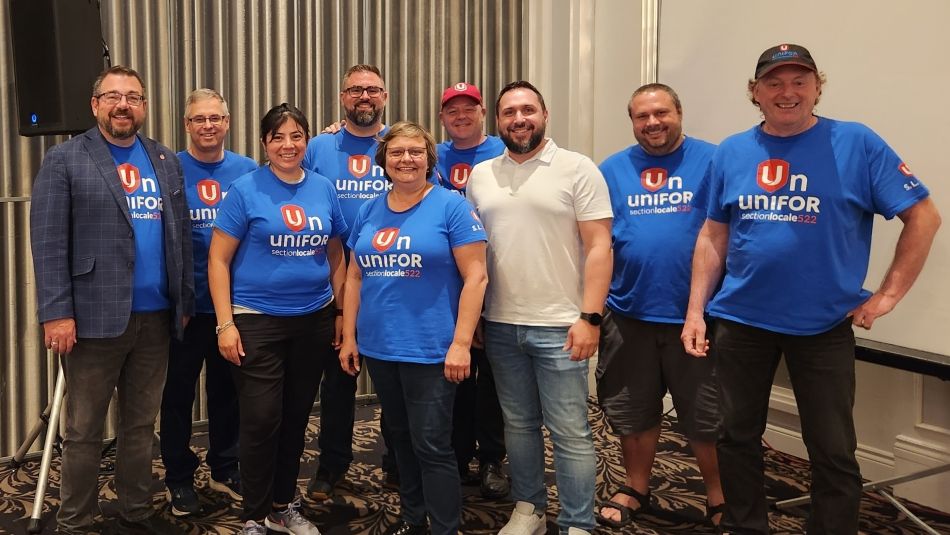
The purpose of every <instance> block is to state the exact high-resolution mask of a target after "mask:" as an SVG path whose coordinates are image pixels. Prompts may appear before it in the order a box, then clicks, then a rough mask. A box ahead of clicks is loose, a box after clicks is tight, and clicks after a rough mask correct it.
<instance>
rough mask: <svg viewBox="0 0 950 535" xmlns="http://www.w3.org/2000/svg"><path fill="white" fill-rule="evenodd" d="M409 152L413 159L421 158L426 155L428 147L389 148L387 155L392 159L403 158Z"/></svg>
mask: <svg viewBox="0 0 950 535" xmlns="http://www.w3.org/2000/svg"><path fill="white" fill-rule="evenodd" d="M406 154H409V157H410V158H412V159H413V160H421V159H423V158H425V157H426V149H387V150H386V157H387V158H389V159H390V160H401V159H402V157H403V156H405V155H406Z"/></svg>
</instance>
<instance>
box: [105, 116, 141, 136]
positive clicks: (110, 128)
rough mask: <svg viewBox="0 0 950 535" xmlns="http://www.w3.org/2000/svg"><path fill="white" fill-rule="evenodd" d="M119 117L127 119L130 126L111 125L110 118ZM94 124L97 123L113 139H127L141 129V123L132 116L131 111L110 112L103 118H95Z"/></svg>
mask: <svg viewBox="0 0 950 535" xmlns="http://www.w3.org/2000/svg"><path fill="white" fill-rule="evenodd" d="M120 115H121V116H123V117H128V118H129V119H130V120H131V121H132V124H130V125H129V126H128V127H127V128H120V127H117V126H114V125H113V124H112V118H113V117H116V116H120ZM96 122H98V123H99V127H100V128H102V129H103V130H104V131H106V132H107V133H108V134H109V135H110V136H112V137H113V138H115V139H129V138H131V137H133V136H135V133H136V132H138V131H139V128H141V127H142V123H141V122H140V121H139V120H138V119H136V117H135V115H133V114H132V110H128V111H124V112H118V111H117V110H112V111H110V112H109V113H108V114H107V115H106V116H105V117H102V116H99V117H96Z"/></svg>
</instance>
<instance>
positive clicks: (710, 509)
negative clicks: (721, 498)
mask: <svg viewBox="0 0 950 535" xmlns="http://www.w3.org/2000/svg"><path fill="white" fill-rule="evenodd" d="M719 513H722V514H723V515H725V514H726V502H722V503H720V504H719V505H709V502H706V523H707V524H709V525H710V526H712V527H714V528H716V532H717V533H721V531H720V530H719V526H721V525H722V517H719V523H718V524H717V523H716V522H715V521H713V517H714V516H716V515H718V514H719Z"/></svg>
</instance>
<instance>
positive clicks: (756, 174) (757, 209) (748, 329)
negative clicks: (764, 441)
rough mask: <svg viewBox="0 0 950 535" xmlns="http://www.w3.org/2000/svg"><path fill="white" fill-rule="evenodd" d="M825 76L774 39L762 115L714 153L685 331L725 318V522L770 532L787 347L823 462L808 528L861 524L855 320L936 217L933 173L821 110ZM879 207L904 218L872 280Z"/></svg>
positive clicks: (763, 73) (699, 331) (919, 253)
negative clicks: (769, 476) (776, 396)
mask: <svg viewBox="0 0 950 535" xmlns="http://www.w3.org/2000/svg"><path fill="white" fill-rule="evenodd" d="M824 81H825V77H824V74H822V73H820V72H819V71H818V68H817V66H816V65H815V61H814V59H812V56H811V54H810V53H809V52H808V50H806V49H805V48H804V47H801V46H799V45H793V44H782V45H778V46H775V47H772V48H769V49H768V50H766V51H765V52H763V53H762V55H761V56H760V57H759V60H758V63H757V64H756V67H755V77H754V78H753V79H751V80H750V81H749V94H750V97H751V100H752V103H753V104H755V105H756V106H758V108H759V110H760V111H761V112H762V115H763V117H764V118H765V120H764V122H762V123H761V124H760V125H758V126H755V127H753V128H752V129H750V130H747V131H745V132H741V133H739V134H736V135H734V136H731V137H729V138H727V139H726V140H725V141H723V142H722V144H721V145H720V146H719V148H718V149H717V151H716V154H715V155H714V156H713V160H712V163H711V164H710V169H709V187H710V191H709V203H708V209H707V218H706V222H705V223H704V225H703V228H702V229H701V230H700V233H699V237H698V238H697V241H696V248H695V253H694V256H693V274H692V282H691V288H690V300H689V307H688V310H687V313H686V324H685V326H684V328H683V334H682V340H683V344H684V345H685V347H686V350H687V351H688V352H689V353H690V354H692V355H694V356H704V355H706V352H707V351H708V350H709V348H710V341H709V340H707V338H706V336H707V333H706V324H705V322H704V320H703V313H704V311H705V312H706V313H708V314H709V315H710V316H712V317H714V318H716V326H715V329H714V331H713V335H712V343H711V346H712V347H713V349H714V352H715V356H714V358H715V360H716V373H717V376H718V379H719V382H720V410H721V412H722V418H723V429H722V434H721V436H720V438H719V441H718V444H717V453H718V455H719V466H720V470H721V477H722V484H723V491H724V493H725V498H726V503H727V504H728V507H727V510H726V513H725V518H724V519H723V522H722V525H723V528H724V529H725V530H726V531H733V532H739V533H768V531H769V526H768V506H767V502H766V499H765V488H764V487H765V484H764V474H763V469H762V447H761V437H762V433H763V432H764V431H765V424H766V419H767V416H768V402H769V395H770V392H771V386H772V379H773V377H774V375H775V369H776V366H777V365H778V362H779V358H780V357H781V356H782V355H783V354H784V355H785V361H786V364H787V366H788V371H789V376H790V378H791V381H792V386H793V390H794V392H795V399H796V403H797V405H798V411H799V414H800V415H801V423H802V438H803V440H804V441H805V446H806V447H807V449H808V457H809V460H810V461H811V466H812V485H811V498H812V500H811V514H810V517H809V519H808V524H807V531H808V532H809V533H857V530H858V504H859V501H860V498H861V473H860V470H859V467H858V463H857V461H856V459H855V454H854V452H855V449H856V447H857V439H856V437H855V431H854V419H853V415H852V409H853V406H854V383H855V374H854V332H853V331H852V325H856V326H858V327H862V328H864V329H870V328H871V326H872V325H873V324H874V321H875V320H876V319H877V318H879V317H880V316H883V315H884V314H887V313H888V312H890V311H891V310H892V309H893V308H894V306H895V305H897V303H898V301H900V299H901V298H902V297H903V296H904V294H906V293H907V291H908V290H910V287H911V285H912V284H913V282H914V280H915V279H916V278H917V275H918V274H919V273H920V271H921V269H922V268H923V265H924V261H925V260H926V258H927V254H928V253H929V251H930V246H931V244H932V242H933V237H934V234H935V233H936V231H937V228H938V227H939V225H940V216H939V214H938V213H937V209H936V207H935V206H934V203H933V202H932V201H931V200H930V199H929V198H928V197H929V191H928V190H927V188H926V187H925V186H924V185H923V184H922V183H921V182H920V181H919V180H918V179H917V178H916V177H915V176H914V175H913V174H912V173H911V171H910V169H909V168H908V166H907V165H906V164H904V163H903V162H902V161H901V159H900V158H899V157H898V156H897V154H896V153H895V152H894V151H893V150H892V149H891V148H890V147H889V146H888V145H887V144H886V143H884V141H883V140H882V139H881V138H880V137H878V136H877V135H876V134H875V133H874V132H872V131H871V130H870V129H869V128H867V127H866V126H864V125H862V124H858V123H849V122H843V121H835V120H832V119H827V118H825V117H819V116H816V115H815V114H814V108H815V104H817V102H818V99H819V97H820V96H821V89H822V85H823V83H824ZM874 214H881V215H883V216H884V217H885V218H887V219H890V218H892V217H894V216H897V217H899V218H900V219H901V221H902V222H903V224H904V227H903V229H902V231H901V235H900V238H899V240H898V243H897V247H896V252H895V255H894V259H893V262H892V263H891V265H890V267H889V268H888V270H887V273H886V274H885V276H884V281H883V282H882V283H881V286H880V288H879V289H878V290H877V291H875V292H873V293H872V292H869V291H867V290H865V289H863V288H862V284H863V282H864V278H865V276H866V274H867V267H868V257H869V255H870V247H871V226H872V221H873V218H874ZM720 281H721V288H720V289H719V290H718V291H716V287H717V285H719V284H720Z"/></svg>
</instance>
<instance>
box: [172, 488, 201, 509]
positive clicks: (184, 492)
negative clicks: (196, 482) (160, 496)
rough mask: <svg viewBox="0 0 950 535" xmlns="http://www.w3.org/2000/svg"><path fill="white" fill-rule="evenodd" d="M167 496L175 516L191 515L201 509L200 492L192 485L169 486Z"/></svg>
mask: <svg viewBox="0 0 950 535" xmlns="http://www.w3.org/2000/svg"><path fill="white" fill-rule="evenodd" d="M165 496H166V497H167V498H168V502H169V503H170V504H171V509H172V515H174V516H190V515H193V514H196V513H198V512H200V511H201V504H200V503H198V494H197V493H196V492H195V488H194V487H193V486H191V485H182V486H180V487H168V490H166V491H165Z"/></svg>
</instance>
